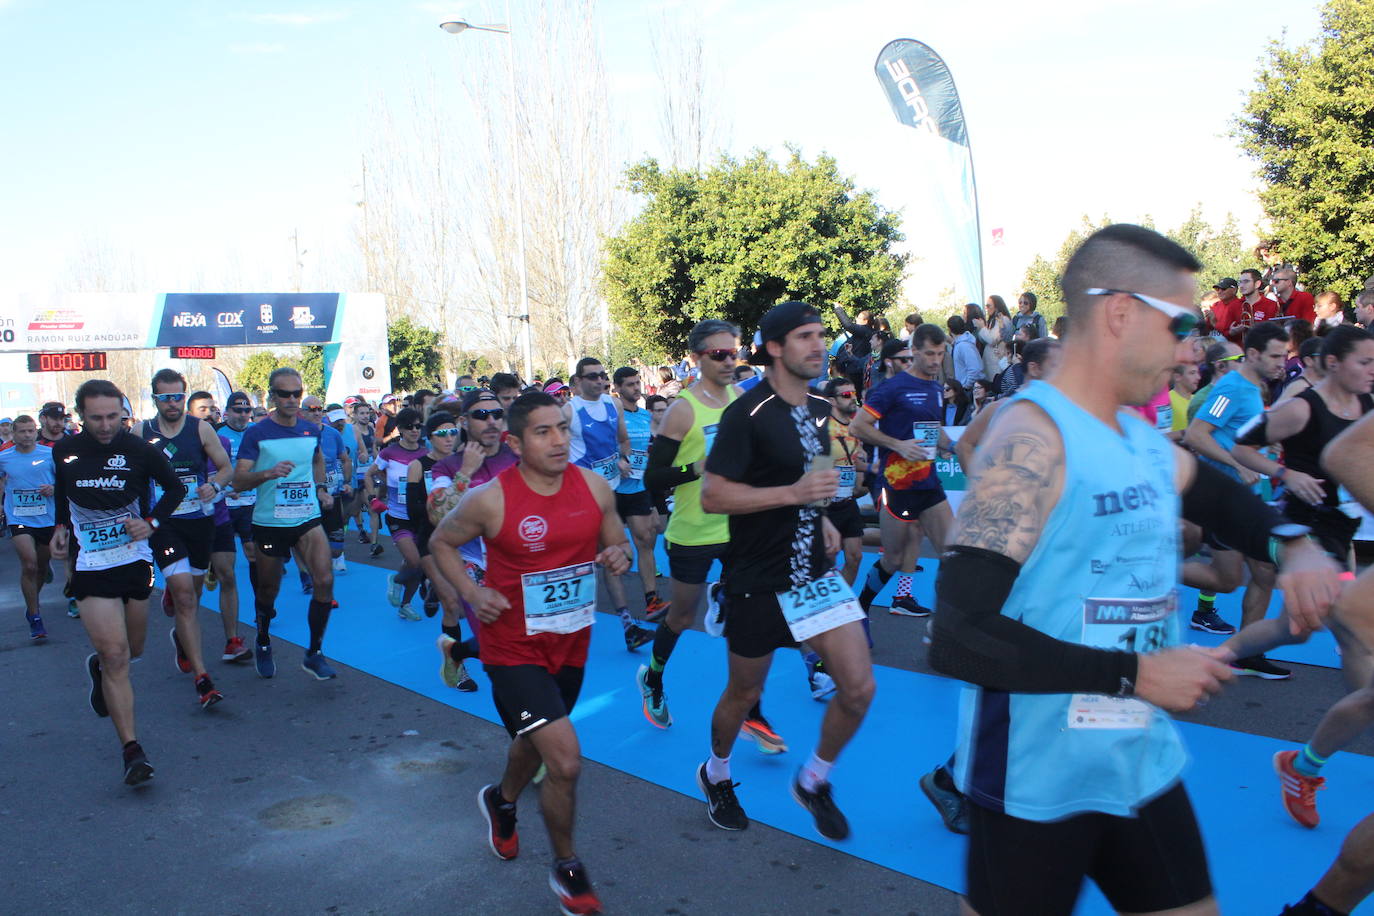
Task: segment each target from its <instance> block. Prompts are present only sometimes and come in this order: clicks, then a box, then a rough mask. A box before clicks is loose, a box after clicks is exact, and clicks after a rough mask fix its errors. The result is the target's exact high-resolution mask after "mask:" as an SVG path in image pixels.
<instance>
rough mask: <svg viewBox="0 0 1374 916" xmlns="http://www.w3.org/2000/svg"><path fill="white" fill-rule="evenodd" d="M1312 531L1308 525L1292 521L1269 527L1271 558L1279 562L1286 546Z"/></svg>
mask: <svg viewBox="0 0 1374 916" xmlns="http://www.w3.org/2000/svg"><path fill="white" fill-rule="evenodd" d="M1311 533H1312V529H1311V528H1309V527H1307V526H1306V525H1297V524H1294V523H1292V522H1284V523H1283V524H1282V525H1275V526H1274V527H1273V528H1271V529H1269V558H1270V559H1271V560H1273V561H1274V563H1275V564H1277V563H1278V562H1279V555H1280V554H1282V553H1283V548H1284V547H1285V546H1287V545H1288V544H1291V543H1292V542H1293V541H1297V540H1301V539H1302V538H1305V537H1307V536H1308V535H1309V534H1311Z"/></svg>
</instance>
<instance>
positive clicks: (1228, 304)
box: [1212, 277, 1240, 337]
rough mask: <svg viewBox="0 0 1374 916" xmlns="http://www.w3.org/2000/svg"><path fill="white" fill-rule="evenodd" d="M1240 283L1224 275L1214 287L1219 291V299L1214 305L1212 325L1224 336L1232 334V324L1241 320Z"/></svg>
mask: <svg viewBox="0 0 1374 916" xmlns="http://www.w3.org/2000/svg"><path fill="white" fill-rule="evenodd" d="M1239 285H1240V284H1238V283H1236V281H1235V280H1234V279H1233V278H1231V277H1223V278H1222V279H1221V280H1219V281H1217V283H1216V285H1215V286H1213V287H1212V289H1214V290H1216V291H1217V301H1216V304H1215V305H1213V306H1212V327H1214V328H1216V330H1217V331H1219V332H1220V333H1221V335H1222V336H1223V337H1229V336H1231V326H1232V325H1233V324H1235V323H1236V322H1237V321H1239V320H1240V297H1239V296H1237V295H1236V289H1237V288H1238V287H1239Z"/></svg>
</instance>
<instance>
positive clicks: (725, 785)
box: [697, 763, 749, 830]
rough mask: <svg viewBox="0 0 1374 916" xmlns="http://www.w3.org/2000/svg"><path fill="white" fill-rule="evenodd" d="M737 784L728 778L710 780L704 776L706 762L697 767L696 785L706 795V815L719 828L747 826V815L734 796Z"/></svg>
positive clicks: (740, 828) (735, 828)
mask: <svg viewBox="0 0 1374 916" xmlns="http://www.w3.org/2000/svg"><path fill="white" fill-rule="evenodd" d="M737 785H739V783H737V782H731V781H730V780H729V779H722V780H721V781H720V782H711V780H710V779H709V778H707V776H706V764H705V763H703V764H702V765H701V766H699V767H697V787H698V788H700V789H701V791H702V794H704V795H705V796H706V816H707V817H709V818H710V819H711V823H713V824H715V825H716V826H717V827H719V828H720V829H721V830H744V829H746V828H748V826H749V816H748V815H747V814H745V813H744V808H742V807H741V806H740V803H739V799H738V798H736V797H735V786H737Z"/></svg>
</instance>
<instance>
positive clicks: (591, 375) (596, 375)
mask: <svg viewBox="0 0 1374 916" xmlns="http://www.w3.org/2000/svg"><path fill="white" fill-rule="evenodd" d="M582 378H587V379H592V380H593V381H597V382H604V381H606V379H608V378H610V376H609V375H607V374H606V373H604V372H584V373H582Z"/></svg>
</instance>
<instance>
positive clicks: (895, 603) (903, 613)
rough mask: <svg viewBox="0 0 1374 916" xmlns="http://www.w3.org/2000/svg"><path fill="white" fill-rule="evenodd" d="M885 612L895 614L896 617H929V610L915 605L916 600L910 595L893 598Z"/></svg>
mask: <svg viewBox="0 0 1374 916" xmlns="http://www.w3.org/2000/svg"><path fill="white" fill-rule="evenodd" d="M887 612H888V613H889V614H896V615H897V616H898V617H929V616H930V613H931V612H930V608H928V607H924V606H923V605H920V604H917V603H916V599H915V598H913V597H911V596H910V595H899V596H897V597H896V598H893V599H892V604H891V605H890V606H889V607H888V609H887Z"/></svg>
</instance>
